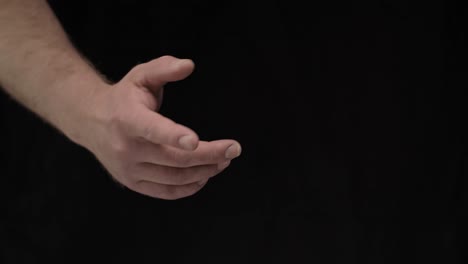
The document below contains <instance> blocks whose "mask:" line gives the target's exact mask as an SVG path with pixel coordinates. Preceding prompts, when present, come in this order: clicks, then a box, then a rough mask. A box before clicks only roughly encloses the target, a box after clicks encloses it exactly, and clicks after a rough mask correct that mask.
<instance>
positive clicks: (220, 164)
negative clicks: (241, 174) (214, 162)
mask: <svg viewBox="0 0 468 264" xmlns="http://www.w3.org/2000/svg"><path fill="white" fill-rule="evenodd" d="M229 164H231V162H230V161H226V162H223V163H219V164H218V170H224V169H225V168H227V167H228V166H229Z"/></svg>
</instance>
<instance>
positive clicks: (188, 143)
mask: <svg viewBox="0 0 468 264" xmlns="http://www.w3.org/2000/svg"><path fill="white" fill-rule="evenodd" d="M179 146H180V147H181V148H183V149H186V150H194V149H195V148H196V147H197V142H196V139H195V138H194V137H192V136H190V135H187V136H182V137H180V138H179Z"/></svg>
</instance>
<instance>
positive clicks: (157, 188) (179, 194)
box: [131, 181, 207, 200]
mask: <svg viewBox="0 0 468 264" xmlns="http://www.w3.org/2000/svg"><path fill="white" fill-rule="evenodd" d="M206 183H207V181H203V182H196V183H191V184H187V185H182V186H176V185H165V184H159V183H154V182H150V181H140V182H138V183H137V184H135V185H134V186H132V188H131V189H133V190H134V191H136V192H139V193H141V194H144V195H147V196H150V197H153V198H160V199H164V200H176V199H180V198H184V197H188V196H191V195H194V194H195V193H197V192H198V191H200V190H201V189H202V188H203V187H204V186H205V184H206Z"/></svg>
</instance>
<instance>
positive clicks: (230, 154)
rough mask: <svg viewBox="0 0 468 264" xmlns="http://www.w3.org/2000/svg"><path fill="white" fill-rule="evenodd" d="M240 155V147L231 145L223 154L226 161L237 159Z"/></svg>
mask: <svg viewBox="0 0 468 264" xmlns="http://www.w3.org/2000/svg"><path fill="white" fill-rule="evenodd" d="M240 154H241V146H240V145H239V144H233V145H231V146H230V147H229V148H228V149H227V150H226V153H225V156H226V158H227V159H233V158H237V157H239V156H240Z"/></svg>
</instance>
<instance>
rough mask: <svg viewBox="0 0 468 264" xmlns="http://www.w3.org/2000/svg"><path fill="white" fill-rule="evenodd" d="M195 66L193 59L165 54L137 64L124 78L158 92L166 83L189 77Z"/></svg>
mask: <svg viewBox="0 0 468 264" xmlns="http://www.w3.org/2000/svg"><path fill="white" fill-rule="evenodd" d="M194 68H195V64H194V63H193V61H192V60H189V59H179V58H176V57H173V56H163V57H160V58H157V59H155V60H152V61H150V62H147V63H143V64H140V65H137V66H136V67H134V68H133V69H132V70H131V71H130V72H129V73H128V74H127V76H125V77H124V79H127V80H129V81H130V82H132V83H134V84H136V85H137V86H140V87H145V88H148V89H150V90H151V91H152V92H154V93H156V94H158V93H159V91H160V90H161V88H162V87H163V86H164V85H165V84H166V83H168V82H175V81H180V80H183V79H185V78H187V77H188V76H189V75H190V74H191V73H192V72H193V70H194Z"/></svg>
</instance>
